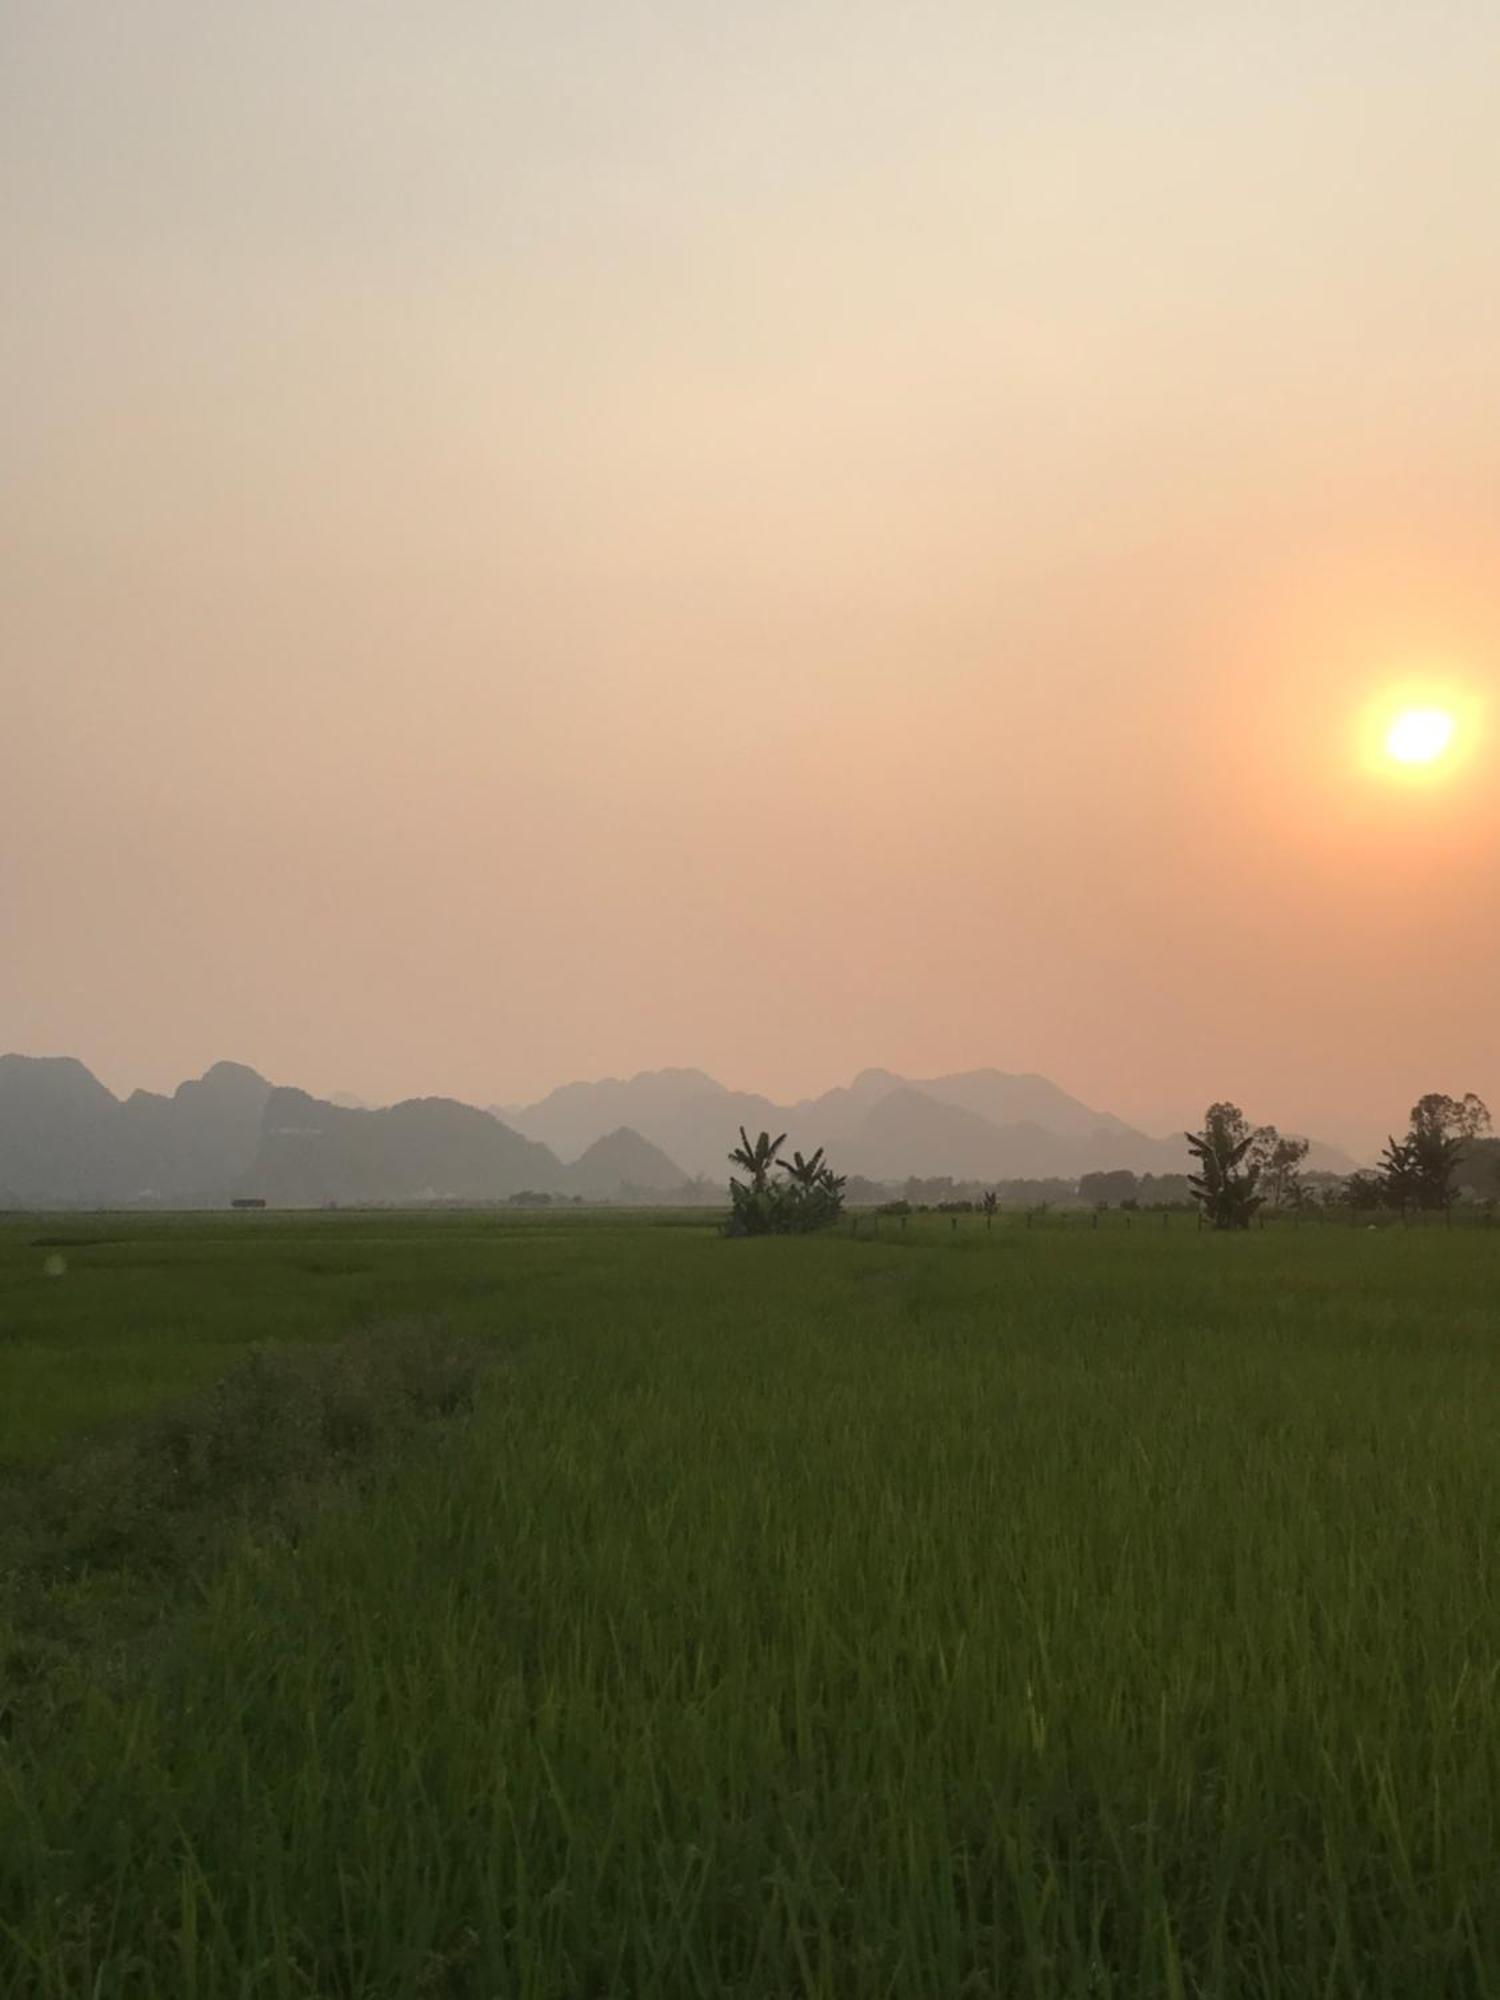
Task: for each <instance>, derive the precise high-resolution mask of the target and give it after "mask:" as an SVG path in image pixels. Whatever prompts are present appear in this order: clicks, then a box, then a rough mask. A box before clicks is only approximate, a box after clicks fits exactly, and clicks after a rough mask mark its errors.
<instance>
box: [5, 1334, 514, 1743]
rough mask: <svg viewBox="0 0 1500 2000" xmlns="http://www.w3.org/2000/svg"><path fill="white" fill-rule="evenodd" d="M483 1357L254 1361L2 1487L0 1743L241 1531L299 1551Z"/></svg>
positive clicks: (406, 1338) (351, 1353) (451, 1403)
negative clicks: (345, 1486)
mask: <svg viewBox="0 0 1500 2000" xmlns="http://www.w3.org/2000/svg"><path fill="white" fill-rule="evenodd" d="M481 1363H482V1350H481V1349H480V1348H479V1347H478V1346H477V1344H475V1343H474V1342H471V1341H466V1340H460V1339H457V1338H455V1337H454V1336H453V1335H452V1334H450V1333H449V1332H448V1331H446V1330H445V1329H444V1328H443V1327H442V1326H441V1325H440V1324H432V1323H420V1322H419V1323H414V1324H410V1325H391V1326H382V1327H377V1328H373V1329H370V1330H368V1331H366V1332H362V1333H360V1334H357V1335H353V1336H351V1337H349V1338H347V1339H345V1340H342V1341H338V1342H335V1343H332V1344H330V1345H328V1346H323V1347H295V1348H289V1349H278V1348H275V1347H270V1346H262V1347H256V1348H252V1350H251V1351H250V1353H249V1354H248V1356H247V1357H246V1358H245V1360H244V1361H243V1362H241V1363H240V1364H239V1366H238V1367H236V1368H235V1369H233V1370H232V1371H231V1372H230V1374H228V1375H227V1376H226V1377H225V1378H224V1379H223V1380H222V1381H221V1382H219V1383H218V1384H216V1385H215V1386H214V1387H213V1388H212V1389H209V1390H208V1391H206V1392H205V1393H203V1394H200V1395H198V1396H196V1397H193V1398H192V1399H190V1400H187V1401H184V1402H181V1403H179V1404H177V1405H176V1406H174V1407H171V1408H169V1409H166V1410H163V1411H161V1412H159V1413H157V1414H156V1415H154V1416H152V1417H149V1418H147V1419H145V1420H144V1421H143V1422H141V1423H139V1424H137V1425H134V1426H132V1427H131V1428H130V1429H128V1430H126V1431H124V1432H122V1433H120V1434H118V1435H115V1436H112V1437H108V1438H104V1439H99V1440H88V1441H85V1442H84V1443H82V1444H81V1445H79V1446H77V1447H76V1448H75V1449H74V1450H73V1451H72V1452H70V1453H69V1454H68V1455H67V1456H66V1457H65V1458H63V1459H62V1460H61V1461H60V1462H59V1463H57V1464H54V1465H51V1466H48V1467H46V1468H45V1469H43V1470H40V1471H36V1470H26V1471H21V1472H12V1473H11V1475H10V1476H9V1477H8V1479H7V1480H6V1482H5V1484H4V1486H3V1488H0V1733H3V1734H7V1735H8V1734H10V1733H11V1732H12V1731H13V1730H14V1728H15V1726H16V1722H17V1718H18V1716H20V1715H21V1714H22V1712H24V1711H27V1710H30V1711H32V1712H35V1711H36V1710H37V1708H38V1707H39V1706H48V1705H50V1703H49V1702H48V1701H47V1699H46V1697H47V1696H48V1695H49V1694H55V1693H56V1692H57V1688H56V1685H55V1684H56V1682H57V1679H58V1676H59V1674H61V1675H63V1676H64V1677H65V1676H66V1672H67V1669H68V1666H69V1663H70V1662H71V1661H72V1660H73V1659H74V1658H75V1656H76V1655H77V1654H78V1653H79V1652H80V1651H81V1650H87V1651H90V1652H96V1651H97V1650H98V1649H99V1648H100V1646H101V1645H102V1644H108V1643H110V1642H111V1641H112V1640H114V1641H123V1640H124V1639H125V1637H126V1635H127V1634H128V1633H129V1632H130V1631H131V1630H132V1629H135V1630H137V1631H138V1630H139V1629H140V1628H142V1627H144V1626H149V1625H150V1624H152V1623H154V1622H155V1621H156V1618H157V1616H158V1614H159V1610H160V1607H161V1606H162V1605H163V1604H170V1603H171V1602H172V1601H173V1595H174V1593H173V1592H172V1590H171V1588H170V1586H171V1585H172V1584H173V1583H174V1582H177V1583H181V1582H183V1581H187V1580H190V1579H191V1578H192V1577H193V1576H194V1574H195V1573H196V1572H198V1571H200V1570H201V1569H202V1568H203V1567H204V1566H205V1565H206V1563H207V1561H208V1559H209V1558H210V1557H211V1556H212V1555H213V1554H214V1552H215V1551H216V1549H217V1548H218V1547H219V1546H220V1545H221V1544H222V1543H223V1542H224V1540H225V1539H226V1536H227V1535H228V1534H229V1533H230V1532H231V1531H232V1530H234V1529H236V1528H243V1527H244V1526H246V1525H252V1526H261V1527H264V1528H267V1529H269V1530H271V1531H273V1532H275V1533H277V1534H279V1535H280V1536H282V1537H284V1538H285V1537H292V1538H295V1536H296V1534H297V1533H298V1531H299V1525H300V1523H302V1522H303V1521H304V1520H305V1519H306V1518H307V1517H308V1516H309V1515H310V1514H311V1513H315V1512H316V1511H317V1509H318V1507H319V1505H320V1504H321V1500H322V1498H323V1496H324V1494H325V1491H326V1489H327V1488H328V1486H329V1485H330V1483H333V1482H338V1481H340V1480H341V1479H346V1478H347V1477H348V1476H349V1475H350V1474H351V1473H353V1472H355V1471H357V1470H359V1469H360V1468H362V1467H367V1466H370V1465H372V1464H373V1463H375V1462H377V1461H379V1460H380V1459H381V1458H382V1457H384V1456H385V1455H387V1454H388V1453H389V1452H390V1451H391V1450H392V1448H393V1447H395V1446H397V1445H399V1444H401V1443H402V1442H404V1441H405V1440H406V1439H408V1438H409V1437H410V1436H411V1435H412V1434H413V1433H414V1432H415V1431H417V1430H418V1429H420V1428H421V1427H423V1426H424V1425H426V1424H428V1423H430V1422H431V1421H432V1420H433V1419H434V1418H439V1417H454V1416H459V1415H462V1414H463V1413H464V1412H466V1411H467V1410H469V1409H470V1408H471V1406H472V1404H473V1400H474V1394H475V1389H476V1386H477V1384H478V1380H479V1374H480V1368H481Z"/></svg>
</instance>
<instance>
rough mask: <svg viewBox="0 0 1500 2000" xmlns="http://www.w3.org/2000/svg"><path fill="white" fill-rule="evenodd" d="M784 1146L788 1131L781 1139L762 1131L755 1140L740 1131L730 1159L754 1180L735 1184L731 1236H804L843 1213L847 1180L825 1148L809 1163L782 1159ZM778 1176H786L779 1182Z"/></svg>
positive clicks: (729, 1226)
mask: <svg viewBox="0 0 1500 2000" xmlns="http://www.w3.org/2000/svg"><path fill="white" fill-rule="evenodd" d="M785 1144H786V1134H785V1133H784V1132H783V1133H782V1134H781V1136H780V1138H778V1139H773V1138H772V1137H771V1135H770V1133H769V1132H762V1133H761V1134H760V1136H759V1137H758V1138H757V1139H754V1140H752V1139H751V1138H750V1135H749V1134H748V1133H747V1132H746V1130H745V1128H744V1126H743V1125H742V1126H741V1127H740V1143H739V1145H738V1146H736V1147H735V1148H734V1150H733V1152H731V1153H730V1155H729V1159H730V1163H731V1165H733V1166H736V1167H740V1168H742V1169H743V1170H744V1172H745V1173H746V1174H747V1175H748V1176H749V1178H748V1180H744V1181H741V1180H736V1179H733V1178H731V1180H730V1183H729V1199H730V1204H731V1206H730V1212H729V1220H728V1222H727V1223H726V1224H725V1234H726V1235H729V1236H800V1235H804V1234H806V1233H807V1232H808V1231H809V1230H814V1229H826V1228H827V1227H828V1225H829V1224H830V1223H831V1222H837V1221H838V1219H839V1217H840V1215H842V1213H843V1210H844V1176H843V1175H842V1174H836V1173H834V1171H833V1169H832V1168H831V1167H830V1166H829V1165H828V1164H827V1162H826V1161H825V1160H824V1158H823V1148H822V1147H821V1146H820V1147H819V1148H818V1150H817V1151H816V1152H815V1153H814V1154H813V1155H812V1156H811V1158H809V1159H804V1158H803V1157H802V1155H801V1153H793V1155H792V1157H791V1159H790V1160H783V1159H782V1158H781V1157H780V1154H781V1148H782V1147H783V1146H784V1145H785ZM776 1173H780V1174H781V1175H783V1176H784V1178H783V1179H781V1180H777V1179H774V1178H773V1175H774V1174H776Z"/></svg>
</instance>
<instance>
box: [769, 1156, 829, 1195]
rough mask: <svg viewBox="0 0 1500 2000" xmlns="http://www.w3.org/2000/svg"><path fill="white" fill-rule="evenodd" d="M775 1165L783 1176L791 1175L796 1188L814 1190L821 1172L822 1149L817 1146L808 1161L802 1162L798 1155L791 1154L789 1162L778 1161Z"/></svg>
mask: <svg viewBox="0 0 1500 2000" xmlns="http://www.w3.org/2000/svg"><path fill="white" fill-rule="evenodd" d="M776 1164H777V1166H779V1167H780V1168H781V1170H782V1172H783V1173H784V1174H790V1175H791V1177H792V1179H793V1180H794V1181H795V1182H796V1184H797V1186H798V1187H803V1188H809V1189H811V1188H815V1187H816V1186H817V1185H818V1177H819V1175H820V1174H821V1173H822V1172H823V1148H822V1147H821V1146H819V1148H818V1150H817V1152H815V1153H814V1154H813V1156H812V1158H811V1159H810V1160H804V1159H803V1157H802V1155H801V1154H800V1153H793V1155H792V1157H791V1158H790V1159H789V1160H778V1161H777V1162H776Z"/></svg>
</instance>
